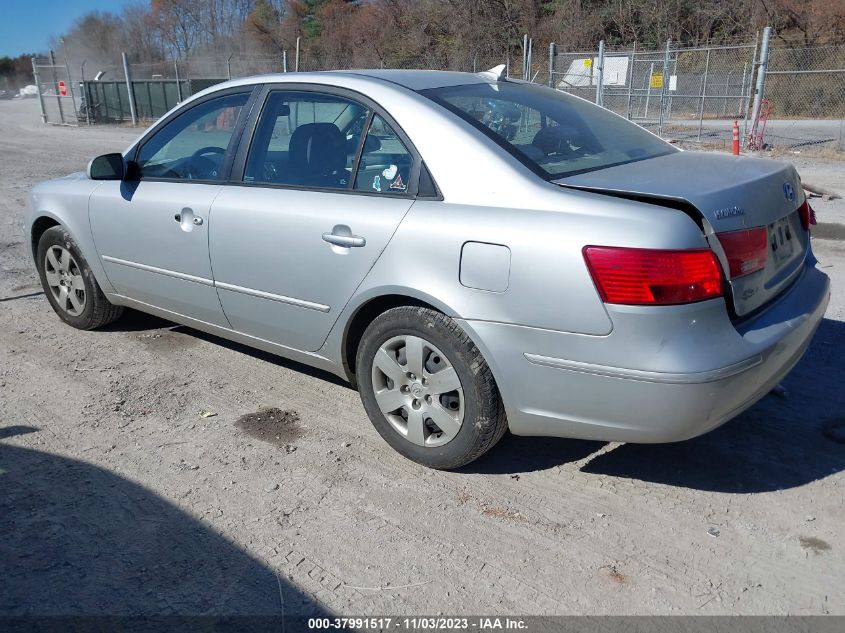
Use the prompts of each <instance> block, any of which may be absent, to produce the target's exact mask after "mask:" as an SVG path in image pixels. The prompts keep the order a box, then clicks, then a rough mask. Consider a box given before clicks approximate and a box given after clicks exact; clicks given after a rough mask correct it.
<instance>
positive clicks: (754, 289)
mask: <svg viewBox="0 0 845 633" xmlns="http://www.w3.org/2000/svg"><path fill="white" fill-rule="evenodd" d="M555 183H556V184H558V185H561V186H564V187H572V188H577V189H583V190H587V191H592V192H595V193H602V194H606V195H613V196H619V197H625V198H633V199H637V200H642V201H643V202H649V203H653V204H662V205H664V206H669V207H673V208H684V209H687V210H693V211H694V212H695V213H696V214H697V216H698V217H696V218H695V219H696V220H697V221H699V224H700V225H701V226H702V229H703V230H704V233H705V236H706V237H707V240H708V242H709V243H710V246H711V248H712V249H713V250H714V251H715V253H716V255H717V256H718V257H719V260H720V262H721V264H722V267H723V270H724V271H725V277H726V278H727V279H729V284H730V294H731V300H732V302H733V309H734V312H735V313H736V315H737V316H739V317H741V316H744V315H747V314H749V313H750V312H753V311H754V310H756V309H758V308H760V307H761V306H763V305H764V304H766V303H767V302H768V301H770V300H771V299H773V298H774V297H776V296H777V295H778V294H779V293H780V292H781V291H782V290H783V289H785V288H786V286H788V285H789V284H790V283H791V281H792V280H793V279H794V278H795V277H796V276H797V275H798V274H799V272H800V269H801V264H802V262H803V260H804V257H805V256H806V253H807V250H808V245H809V233H807V232H806V231H805V230H804V229H803V228H802V226H801V220H800V218H799V214H798V208H799V207H800V206H801V204H802V203H803V202H804V193H803V190H802V188H801V180H800V178H799V176H798V173H797V172H796V171H795V168H794V167H793V166H792V165H790V164H788V163H784V162H779V161H773V160H764V159H757V158H750V157H737V156H728V155H724V154H707V153H701V152H675V153H672V154H669V155H666V156H660V157H657V158H652V159H648V160H642V161H636V162H632V163H628V164H625V165H617V166H615V167H609V168H606V169H600V170H596V171H593V172H587V173H582V174H577V175H574V176H569V177H565V178H561V179H559V180H556V181H555ZM760 228H765V230H766V233H767V237H768V248H767V256H766V261H765V266H763V267H762V268H761V269H760V270H757V271H755V272H752V273H750V274H744V275H741V276H735V277H734V278H732V279H731V278H730V272H729V271H730V268H729V265H728V258H727V255H726V253H725V246H726V245H728V242H729V240H728V238H725V237H723V238H722V239H721V240H720V238H719V236H720V234H724V233H731V232H735V231H743V230H748V229H760ZM723 242H724V243H723ZM728 247H729V246H728Z"/></svg>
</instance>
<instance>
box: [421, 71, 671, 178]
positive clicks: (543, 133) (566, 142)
mask: <svg viewBox="0 0 845 633" xmlns="http://www.w3.org/2000/svg"><path fill="white" fill-rule="evenodd" d="M421 93H422V94H423V95H425V96H427V97H429V98H430V99H432V100H434V101H435V102H437V103H440V104H441V105H443V106H445V107H446V108H448V109H449V110H451V111H452V112H454V113H455V114H457V115H458V116H460V117H461V118H463V119H464V120H466V121H468V122H470V123H471V124H472V125H474V126H475V127H476V128H478V129H479V130H481V131H482V132H483V133H484V134H486V135H487V136H489V137H490V138H491V139H492V140H493V141H495V142H496V143H498V144H499V145H500V146H501V147H503V148H504V149H505V150H507V151H508V152H510V153H511V154H513V155H514V156H516V157H517V158H518V159H519V160H521V161H522V162H523V163H525V164H526V165H528V166H529V167H530V168H531V169H533V170H534V171H536V172H537V173H539V174H540V175H542V176H543V177H545V178H547V179H548V180H554V179H557V178H564V177H566V176H571V175H574V174H577V173H584V172H588V171H595V170H597V169H604V168H606V167H612V166H614V165H622V164H625V163H631V162H634V161H638V160H645V159H648V158H655V157H657V156H663V155H665V154H669V153H672V152H676V151H678V150H677V149H676V148H674V147H672V146H671V145H669V144H668V143H666V142H665V141H663V140H661V139H660V138H658V137H656V136H654V135H653V134H651V133H649V132H647V131H646V130H644V129H643V128H641V127H640V126H638V125H636V124H634V123H631V122H630V121H626V120H625V119H623V118H621V117H619V116H616V115H615V114H613V113H611V112H609V111H608V110H605V109H604V108H601V107H599V106H596V105H593V104H591V103H589V102H587V101H584V100H583V99H578V98H577V97H573V96H571V95H567V94H565V93H562V92H560V91H558V90H553V89H551V88H547V87H545V86H538V85H536V84H530V85H526V84H519V83H510V82H506V81H501V82H497V83H496V84H488V83H477V84H469V85H464V86H449V87H444V88H434V89H430V90H423V91H421Z"/></svg>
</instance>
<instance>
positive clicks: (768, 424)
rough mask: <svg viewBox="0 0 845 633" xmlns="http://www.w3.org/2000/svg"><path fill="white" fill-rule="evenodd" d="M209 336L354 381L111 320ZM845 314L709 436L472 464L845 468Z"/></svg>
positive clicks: (143, 318)
mask: <svg viewBox="0 0 845 633" xmlns="http://www.w3.org/2000/svg"><path fill="white" fill-rule="evenodd" d="M168 327H170V328H171V331H174V332H180V333H184V334H185V335H187V336H192V337H195V338H199V339H203V340H207V341H210V342H213V343H215V344H218V345H221V346H223V347H226V348H228V349H231V350H234V351H237V352H240V353H243V354H248V355H250V356H252V357H254V358H257V359H259V360H263V361H266V362H270V363H274V364H276V365H279V366H283V367H287V368H289V369H292V370H295V371H299V372H301V373H305V374H308V375H311V376H314V377H316V378H319V379H322V380H326V381H329V382H333V383H335V384H342V385H345V386H349V385H348V384H347V383H346V382H344V381H342V380H340V379H339V378H337V377H336V376H333V375H332V374H329V373H327V372H323V371H321V370H318V369H314V368H311V367H308V366H307V365H303V364H301V363H298V362H295V361H290V360H286V359H283V358H279V357H277V356H274V355H272V354H268V353H266V352H262V351H259V350H255V349H253V348H250V347H248V346H246V345H241V344H238V343H233V342H231V341H227V340H225V339H222V338H220V337H217V336H213V335H210V334H205V333H203V332H198V331H196V330H192V329H190V328H186V327H183V326H173V324H171V323H169V322H168V321H165V320H163V319H158V318H157V317H153V316H148V315H145V314H142V313H140V312H135V311H134V310H127V312H126V315H125V316H124V317H123V318H122V319H121V320H120V321H118V322H116V323H115V324H113V325H112V326H110V328H111V329H112V330H114V331H126V332H136V331H142V330H151V329H158V328H168ZM842 349H845V323H843V322H841V321H834V320H831V319H824V320H823V321H822V323H821V325H820V326H819V329H818V332H817V333H816V336H815V338H814V340H813V344H812V345H811V347H810V349H809V350H808V352H807V354H806V355H805V356H804V358H803V359H802V360H801V362H800V363H799V364H798V365H797V366H796V368H795V369H794V370H793V371H792V373H791V374H790V375H789V376H788V377H787V378H786V380H785V381H784V385H785V386H786V388H787V389H788V391H789V395H788V396H787V397H786V398H781V397H778V396H774V395H771V394H770V395H767V396H766V397H764V398H763V399H762V400H761V401H760V402H758V403H757V404H756V405H754V406H753V407H752V408H751V409H749V410H748V411H746V412H744V413H742V414H741V415H739V416H738V417H737V418H735V419H733V420H731V421H730V422H728V423H727V424H725V425H724V426H722V427H720V428H718V429H716V430H715V431H712V432H711V433H708V434H707V435H704V436H701V437H698V438H695V439H692V440H688V441H686V442H678V443H674V444H652V445H647V444H624V445H622V446H618V447H616V448H614V449H613V450H610V451H606V452H602V453H600V454H596V453H598V451H600V449H602V448H603V447H604V446H605V443H604V442H590V441H583V440H566V439H558V438H526V437H516V436H510V435H509V436H507V437H505V438H504V439H503V440H502V441H501V442H500V443H499V444H498V445H497V446H496V447H495V448H494V449H493V450H492V451H490V453H488V454H487V455H485V456H484V457H482V458H481V459H479V460H478V461H476V462H473V463H472V464H469V465H468V466H466V467H465V468H464V469H462V472H466V473H488V474H493V473H499V474H500V473H519V472H530V471H539V470H546V469H549V468H553V467H556V466H560V465H563V464H567V463H572V462H577V461H581V460H584V459H587V458H589V457H590V456H591V455H595V457H594V458H593V459H590V460H589V461H587V463H586V464H585V465H584V466H583V467H582V468H581V470H582V471H583V472H586V473H596V474H604V475H612V476H616V477H627V478H631V479H640V480H643V481H651V482H655V483H663V484H668V485H673V486H683V487H686V488H695V489H700V490H712V491H718V492H729V493H752V492H768V491H773V490H781V489H784V488H794V487H797V486H802V485H804V484H807V483H810V482H812V481H815V480H817V479H821V478H823V477H826V476H828V475H831V474H833V473H837V472H839V471H841V470H843V469H845V445H843V444H840V443H837V442H835V441H833V440H832V439H831V438H830V437H829V434H828V435H825V427H826V426H828V425H830V424H832V423H834V422H835V421H836V420H841V419H843V418H845V392H843V390H842V388H841V381H842V376H845V355H842V354H841V353H840V350H842Z"/></svg>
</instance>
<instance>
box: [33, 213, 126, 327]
mask: <svg viewBox="0 0 845 633" xmlns="http://www.w3.org/2000/svg"><path fill="white" fill-rule="evenodd" d="M36 250H37V252H36V256H35V265H36V267H37V268H38V276H39V277H40V278H41V286H42V287H43V288H44V294H45V295H46V296H47V300H48V301H49V302H50V305H51V306H52V307H53V310H54V311H55V312H56V314H58V315H59V318H60V319H61V320H62V321H64V322H65V323H67V324H68V325H71V326H73V327H75V328H77V329H79V330H94V329H96V328H99V327H102V326H104V325H107V324H109V323H111V322H112V321H115V320H117V319H118V318H120V315H121V314H123V307H122V306H116V305H112V304H111V303H109V300H108V299H106V296H105V295H104V294H103V291H102V290H101V289H100V285H99V284H98V283H97V280H96V279H95V278H94V273H92V272H91V267H90V266H89V265H88V262H87V261H85V258H84V257H83V256H82V253H81V252H80V251H79V247H78V246H77V245H76V243H75V242H74V241H73V239H72V238H71V237H70V234H68V232H67V231H66V230H65V229H64V227H62V226H54V227H51V228H49V229H47V230H46V231H44V234H43V235H42V236H41V239H40V240H39V241H38V248H37V249H36ZM57 283H58V284H59V285H56V284H57Z"/></svg>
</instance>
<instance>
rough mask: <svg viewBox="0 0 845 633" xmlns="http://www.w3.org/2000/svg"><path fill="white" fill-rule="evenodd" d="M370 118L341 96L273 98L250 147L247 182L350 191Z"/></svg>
mask: <svg viewBox="0 0 845 633" xmlns="http://www.w3.org/2000/svg"><path fill="white" fill-rule="evenodd" d="M369 114H370V111H369V109H367V108H366V107H365V106H363V105H361V104H360V103H357V102H355V101H352V100H350V99H346V98H343V97H338V96H335V95H329V94H321V93H315V92H294V91H290V92H288V91H278V92H273V93H271V94H270V96H269V97H268V98H267V102H266V103H265V105H264V108H263V110H262V112H261V116H260V118H259V121H258V125H257V127H256V130H255V135H254V137H253V140H252V144H251V145H250V149H249V155H248V157H247V164H246V170H245V171H244V181H245V182H253V183H263V184H273V185H292V186H299V187H313V188H319V189H348V188H349V187H350V183H351V179H352V169H353V166H354V163H355V156H356V155H357V153H358V147H359V145H360V139H361V134H362V132H363V129H364V126H365V125H366V122H367V120H368V118H369Z"/></svg>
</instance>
